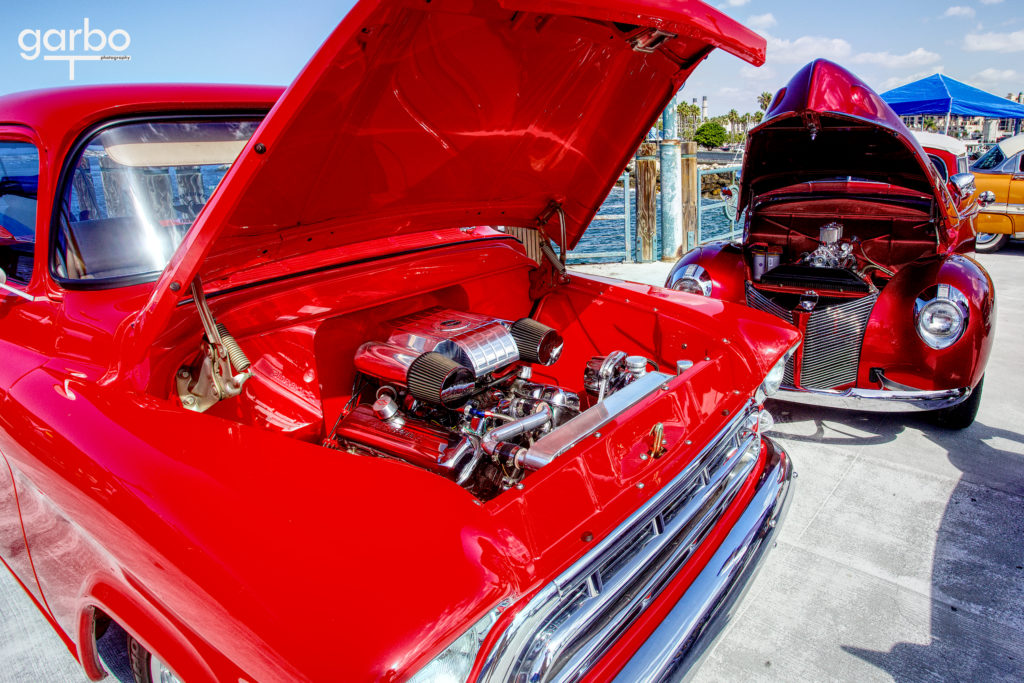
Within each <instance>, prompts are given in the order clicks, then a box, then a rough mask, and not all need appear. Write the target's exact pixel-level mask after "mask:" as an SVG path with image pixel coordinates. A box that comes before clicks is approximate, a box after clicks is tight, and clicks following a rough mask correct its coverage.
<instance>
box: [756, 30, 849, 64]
mask: <svg viewBox="0 0 1024 683" xmlns="http://www.w3.org/2000/svg"><path fill="white" fill-rule="evenodd" d="M765 38H766V39H767V41H768V55H767V56H768V58H769V59H771V60H772V61H774V62H781V63H788V64H803V63H804V62H809V61H811V60H812V59H816V58H818V57H824V58H825V59H834V60H842V59H845V58H846V57H849V56H850V52H852V48H851V47H850V44H849V43H848V42H846V41H845V40H843V39H842V38H823V37H821V36H800V37H799V38H797V39H796V40H785V39H783V38H774V37H772V36H769V35H767V34H765Z"/></svg>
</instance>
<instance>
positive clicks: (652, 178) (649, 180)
mask: <svg viewBox="0 0 1024 683" xmlns="http://www.w3.org/2000/svg"><path fill="white" fill-rule="evenodd" d="M657 188H658V143H657V142H644V143H642V144H641V145H640V150H639V151H638V152H637V155H636V240H637V243H638V247H637V254H638V256H639V261H641V262H649V261H653V260H654V258H655V257H654V237H655V235H656V234H657V232H658V222H657V220H658V197H657Z"/></svg>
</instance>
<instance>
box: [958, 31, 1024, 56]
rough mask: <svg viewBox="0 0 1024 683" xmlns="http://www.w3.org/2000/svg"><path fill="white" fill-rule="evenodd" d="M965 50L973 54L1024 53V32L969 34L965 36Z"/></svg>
mask: <svg viewBox="0 0 1024 683" xmlns="http://www.w3.org/2000/svg"><path fill="white" fill-rule="evenodd" d="M964 49H965V50H971V51H973V52H981V51H985V52H1022V51H1024V31H1014V32H1013V33H968V34H967V35H966V36H964Z"/></svg>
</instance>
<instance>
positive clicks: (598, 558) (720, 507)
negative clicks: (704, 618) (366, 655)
mask: <svg viewBox="0 0 1024 683" xmlns="http://www.w3.org/2000/svg"><path fill="white" fill-rule="evenodd" d="M757 421H758V410H757V408H756V406H755V405H754V404H753V403H752V402H751V403H750V404H748V405H747V408H746V409H745V410H743V411H740V413H739V415H738V417H737V418H735V419H734V420H733V421H732V422H731V423H730V424H729V425H728V426H726V428H725V429H723V430H722V431H721V432H720V433H719V434H718V436H717V437H716V438H715V440H714V441H713V442H712V443H710V444H709V445H708V446H706V447H705V448H704V450H703V451H702V452H701V453H700V454H699V455H698V456H697V457H696V458H694V459H693V462H691V463H690V464H689V465H688V466H687V467H686V469H685V470H683V472H682V473H681V474H679V475H678V476H677V477H676V478H675V479H673V480H672V481H671V482H669V483H668V484H667V485H666V486H665V487H664V488H663V489H662V490H661V491H659V492H658V493H657V494H656V495H655V496H654V498H652V499H651V500H649V501H648V502H647V503H646V504H645V505H644V506H643V507H642V508H640V509H639V510H637V511H636V512H635V513H633V515H632V516H631V517H630V518H629V519H627V520H626V521H625V522H623V523H622V524H621V525H620V526H619V527H618V528H617V529H615V531H613V532H612V533H611V534H609V536H608V537H607V538H605V539H604V540H603V541H601V543H600V544H598V546H597V547H596V548H594V549H593V550H592V551H590V552H589V553H587V554H586V555H584V556H583V557H582V558H581V559H580V560H579V561H578V562H577V563H576V564H574V565H573V566H572V567H570V568H569V569H568V570H566V571H565V572H564V573H563V574H562V575H561V576H559V577H558V578H557V579H555V580H554V581H553V582H551V583H550V584H548V585H547V586H545V587H544V588H543V589H542V590H541V591H540V593H539V594H538V595H537V596H536V597H534V598H533V599H532V600H531V601H530V603H529V604H528V605H526V606H525V607H524V608H523V609H522V610H521V611H520V612H519V614H518V615H516V618H515V619H514V620H513V622H512V625H511V626H509V628H508V629H507V630H506V631H505V633H504V634H502V636H501V638H500V639H499V641H498V642H497V644H496V645H495V646H494V649H493V650H492V652H491V654H490V655H489V656H488V658H487V662H486V663H485V664H484V668H483V671H482V672H481V676H480V680H484V681H529V682H533V681H537V682H544V681H577V680H580V679H581V678H583V677H584V676H585V675H586V673H587V671H589V670H590V669H591V668H592V667H593V666H594V664H595V663H596V662H598V661H599V660H600V659H601V658H602V657H603V656H604V655H605V654H607V652H608V650H609V649H610V648H611V647H612V645H614V643H615V642H616V640H618V639H619V638H620V637H621V635H622V634H623V633H624V632H625V631H626V630H627V629H628V628H629V627H630V626H631V625H632V624H634V623H635V622H636V620H637V619H638V618H640V616H641V615H642V614H643V612H644V610H645V609H647V607H648V606H649V605H650V604H651V603H652V602H653V601H654V600H655V599H657V597H658V595H659V594H660V593H661V591H662V590H664V588H665V587H666V586H667V585H668V584H669V583H670V582H671V581H672V579H673V578H675V576H676V574H678V573H679V571H680V570H681V569H682V568H683V567H684V566H685V564H686V562H687V560H689V559H690V556H691V555H692V554H693V552H694V551H695V550H696V549H697V548H698V547H700V544H701V543H702V542H703V541H704V539H705V537H706V536H707V534H708V532H709V531H710V530H711V529H712V528H713V527H714V525H715V523H716V522H717V521H718V519H719V517H720V516H721V515H722V513H723V512H724V511H725V509H726V508H727V507H728V506H729V504H730V503H732V501H733V500H734V498H735V496H736V493H737V492H738V491H739V490H740V488H741V487H742V486H743V483H744V482H745V481H746V480H747V479H748V477H749V475H750V473H751V472H752V471H753V469H754V466H755V464H756V462H757V457H758V454H759V451H760V445H761V439H760V435H759V434H758V432H757Z"/></svg>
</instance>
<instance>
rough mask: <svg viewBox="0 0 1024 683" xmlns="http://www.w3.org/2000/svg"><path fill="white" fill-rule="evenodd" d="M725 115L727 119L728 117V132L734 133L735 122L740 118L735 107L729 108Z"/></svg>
mask: <svg viewBox="0 0 1024 683" xmlns="http://www.w3.org/2000/svg"><path fill="white" fill-rule="evenodd" d="M725 116H726V118H727V119H729V132H730V133H735V132H736V124H737V123H739V120H740V114H739V112H738V111H736V110H735V109H730V110H729V113H728V114H726V115H725Z"/></svg>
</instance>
